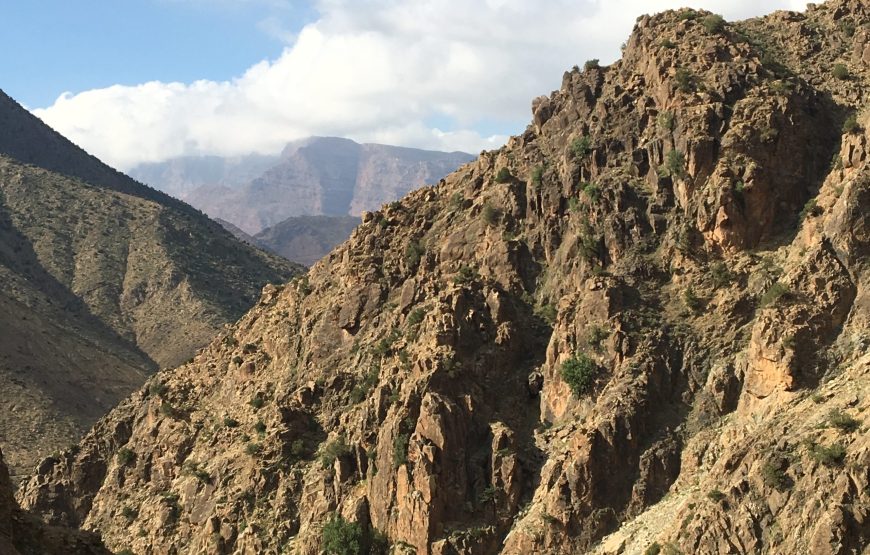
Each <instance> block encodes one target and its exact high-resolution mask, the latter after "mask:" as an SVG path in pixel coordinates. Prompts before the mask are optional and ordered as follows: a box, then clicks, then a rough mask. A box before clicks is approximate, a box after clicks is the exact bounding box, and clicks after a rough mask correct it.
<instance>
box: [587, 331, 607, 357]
mask: <svg viewBox="0 0 870 555" xmlns="http://www.w3.org/2000/svg"><path fill="white" fill-rule="evenodd" d="M608 337H610V332H608V331H607V330H606V329H604V328H603V327H601V326H598V325H594V326H589V327H588V328H587V329H586V342H587V343H589V346H590V347H592V348H593V349H595V350H596V351H600V350H601V342H602V341H604V340H605V339H607V338H608Z"/></svg>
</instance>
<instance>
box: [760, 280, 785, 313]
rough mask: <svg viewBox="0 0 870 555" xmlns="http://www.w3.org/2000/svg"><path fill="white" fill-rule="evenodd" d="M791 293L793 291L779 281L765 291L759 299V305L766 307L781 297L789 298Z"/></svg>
mask: <svg viewBox="0 0 870 555" xmlns="http://www.w3.org/2000/svg"><path fill="white" fill-rule="evenodd" d="M790 295H791V291H789V289H788V287H786V286H785V285H783V284H782V283H780V282H778V281H777V282H776V283H774V284H773V285H771V286H770V287H768V289H767V291H765V292H764V294H763V295H762V296H761V299H760V300H759V301H758V306H760V307H761V308H764V307H767V306H770V305H773V304H775V303H777V302H778V301H779V300H780V299H783V300H784V299H787V298H789V296H790Z"/></svg>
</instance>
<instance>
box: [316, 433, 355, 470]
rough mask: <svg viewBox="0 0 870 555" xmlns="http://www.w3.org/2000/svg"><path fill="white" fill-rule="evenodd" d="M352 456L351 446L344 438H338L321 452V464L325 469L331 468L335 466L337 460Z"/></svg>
mask: <svg viewBox="0 0 870 555" xmlns="http://www.w3.org/2000/svg"><path fill="white" fill-rule="evenodd" d="M349 454H350V445H348V444H347V441H345V439H344V436H338V437H337V438H336V439H334V440H333V441H330V442H329V443H327V444H326V446H325V447H324V448H323V450H322V451H321V452H320V464H321V466H323V468H329V467H331V466H332V465H333V464H335V460H336V459H340V458H341V457H344V456H346V455H349Z"/></svg>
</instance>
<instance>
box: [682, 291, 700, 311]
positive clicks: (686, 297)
mask: <svg viewBox="0 0 870 555" xmlns="http://www.w3.org/2000/svg"><path fill="white" fill-rule="evenodd" d="M683 302H684V303H686V307H687V308H688V309H689V310H691V311H692V312H695V313H697V312H698V311H700V310H701V309H702V308H704V301H703V300H702V299H701V298H700V297H698V295H697V294H696V293H695V290H694V289H693V288H692V287H688V288H686V290H685V291H683Z"/></svg>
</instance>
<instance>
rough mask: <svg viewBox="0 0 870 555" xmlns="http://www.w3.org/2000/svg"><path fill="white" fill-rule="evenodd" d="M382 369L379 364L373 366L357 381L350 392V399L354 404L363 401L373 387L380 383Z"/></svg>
mask: <svg viewBox="0 0 870 555" xmlns="http://www.w3.org/2000/svg"><path fill="white" fill-rule="evenodd" d="M379 375H380V369H379V368H378V367H377V366H372V367H371V368H369V371H368V372H367V373H366V375H365V376H363V379H362V380H361V381H360V382H359V383H357V384H356V385H355V386H354V388H353V389H352V390H351V392H350V401H351V403H353V404H355V405H356V404H357V403H361V402H362V401H363V400H364V399H365V398H366V397H368V395H369V393H371V391H372V389H374V388H375V386H376V385H378V379H379Z"/></svg>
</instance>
